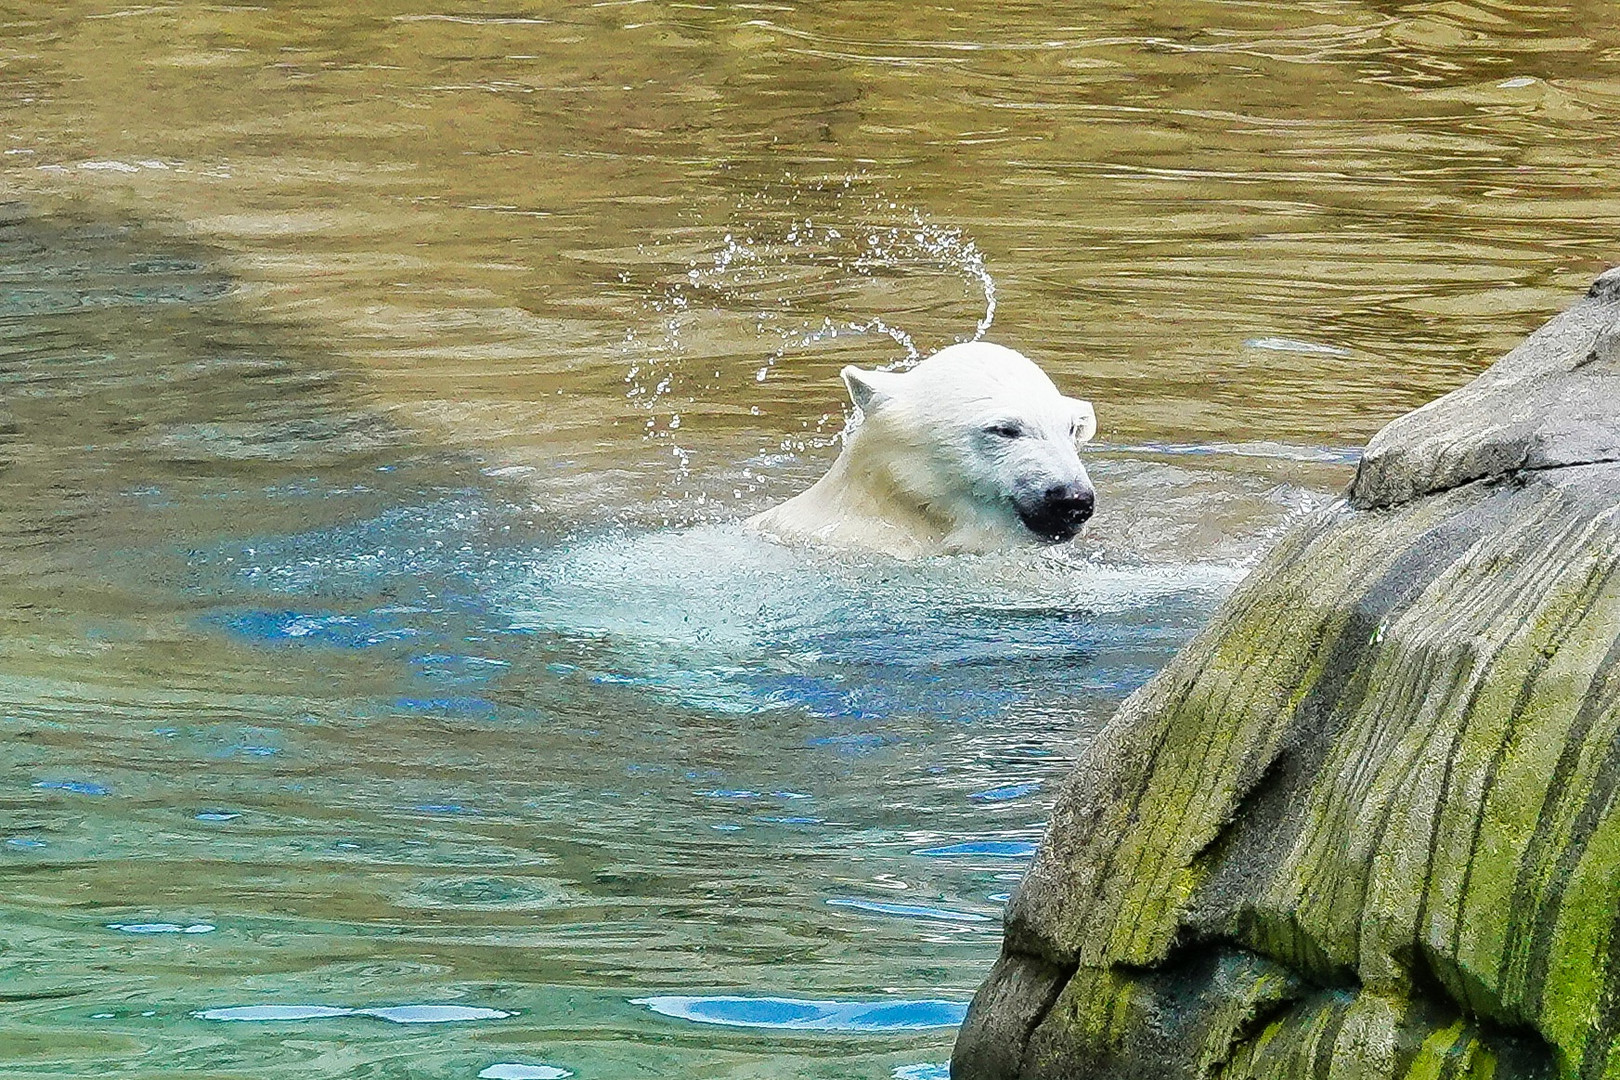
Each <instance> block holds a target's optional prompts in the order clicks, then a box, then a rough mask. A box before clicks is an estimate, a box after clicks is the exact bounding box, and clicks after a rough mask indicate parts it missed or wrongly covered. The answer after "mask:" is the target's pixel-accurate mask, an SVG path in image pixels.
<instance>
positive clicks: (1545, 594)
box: [952, 271, 1620, 1080]
mask: <svg viewBox="0 0 1620 1080" xmlns="http://www.w3.org/2000/svg"><path fill="white" fill-rule="evenodd" d="M1617 340H1620V273H1617V272H1613V271H1611V272H1610V273H1608V274H1605V275H1604V276H1603V277H1601V278H1599V279H1598V282H1597V284H1596V285H1594V286H1593V288H1592V290H1591V292H1590V293H1589V294H1588V295H1587V297H1585V298H1584V299H1583V300H1581V301H1580V302H1579V303H1578V304H1576V305H1575V307H1574V308H1572V309H1571V310H1570V311H1569V312H1566V313H1565V314H1563V315H1560V316H1558V317H1557V318H1555V319H1553V320H1552V321H1551V322H1549V323H1548V324H1547V325H1546V326H1545V327H1544V328H1542V329H1541V330H1540V331H1538V332H1537V333H1536V334H1535V335H1533V336H1532V337H1531V338H1530V339H1528V340H1527V341H1526V342H1525V344H1524V345H1522V346H1521V347H1520V348H1518V349H1516V350H1514V352H1512V353H1511V354H1509V355H1508V356H1507V357H1505V358H1504V359H1503V360H1502V361H1500V362H1499V363H1498V364H1497V365H1495V366H1493V367H1492V368H1491V369H1490V370H1489V371H1487V372H1486V373H1484V374H1483V375H1481V376H1480V378H1479V379H1477V380H1475V381H1474V382H1473V383H1470V384H1469V385H1468V386H1466V387H1464V388H1462V389H1459V390H1458V391H1456V392H1454V393H1453V394H1450V395H1447V396H1446V397H1445V398H1442V399H1440V400H1439V401H1437V402H1435V403H1433V404H1431V405H1429V406H1425V407H1424V408H1422V409H1419V410H1417V411H1416V412H1414V413H1411V414H1408V415H1407V416H1406V417H1403V418H1401V419H1399V420H1397V421H1395V422H1394V423H1392V424H1391V425H1389V427H1387V428H1386V429H1385V430H1384V431H1383V432H1381V433H1380V434H1379V435H1378V436H1377V437H1376V438H1374V440H1373V441H1372V443H1371V445H1370V447H1369V449H1368V453H1367V456H1366V458H1365V459H1364V461H1363V463H1362V466H1361V468H1360V470H1359V471H1358V474H1357V477H1356V480H1355V482H1354V484H1353V485H1352V487H1351V491H1350V494H1349V497H1348V499H1347V500H1345V501H1344V502H1341V503H1338V504H1335V505H1334V506H1332V507H1330V508H1328V509H1326V510H1324V511H1322V512H1321V513H1319V514H1318V515H1316V516H1315V517H1314V518H1312V519H1311V520H1310V521H1308V522H1307V523H1306V524H1305V525H1304V526H1302V527H1301V529H1300V530H1299V531H1297V532H1296V533H1295V534H1294V535H1292V536H1291V537H1289V538H1287V539H1285V540H1284V541H1283V542H1282V543H1281V544H1280V545H1279V546H1278V547H1277V548H1276V549H1275V550H1274V551H1273V552H1272V553H1271V554H1270V555H1269V556H1268V558H1267V559H1266V560H1265V561H1264V562H1263V564H1262V565H1261V566H1260V567H1259V568H1257V569H1256V570H1255V572H1254V573H1253V574H1252V575H1251V576H1250V577H1249V579H1248V580H1247V581H1246V582H1245V583H1244V584H1243V586H1242V587H1241V588H1240V589H1239V590H1238V592H1237V593H1236V594H1234V595H1233V597H1232V598H1231V599H1230V600H1229V601H1228V603H1227V604H1226V605H1225V607H1223V609H1222V610H1221V612H1220V613H1219V614H1218V615H1217V616H1216V618H1215V619H1214V620H1213V622H1212V623H1211V625H1210V626H1209V627H1207V628H1206V629H1205V631H1204V632H1203V633H1202V634H1201V635H1200V636H1199V637H1198V638H1197V639H1196V640H1195V641H1194V642H1193V643H1192V644H1190V645H1189V646H1188V647H1187V648H1186V649H1185V650H1183V651H1182V653H1181V654H1180V655H1178V656H1177V658H1176V659H1175V660H1174V661H1173V662H1172V663H1171V665H1170V666H1169V667H1168V668H1166V669H1165V670H1164V671H1163V672H1162V673H1161V674H1160V675H1159V676H1158V677H1157V678H1156V679H1155V680H1154V681H1153V682H1151V683H1150V684H1149V685H1148V686H1146V687H1144V688H1143V689H1142V690H1141V691H1139V692H1138V693H1137V694H1136V695H1134V696H1133V697H1132V698H1131V699H1130V700H1128V701H1127V702H1126V703H1125V704H1124V705H1123V706H1122V707H1121V709H1120V711H1119V713H1118V714H1117V715H1116V716H1115V717H1114V719H1113V720H1112V721H1111V722H1110V724H1109V725H1108V727H1107V729H1106V730H1105V731H1104V732H1103V734H1102V735H1101V736H1100V737H1099V738H1098V739H1097V741H1096V742H1095V743H1094V744H1093V745H1092V746H1091V747H1090V748H1089V749H1088V751H1087V753H1086V754H1085V756H1084V757H1083V759H1082V760H1081V762H1080V764H1079V765H1078V766H1077V768H1076V769H1075V772H1074V773H1073V775H1072V776H1071V778H1070V779H1069V781H1068V782H1067V784H1066V786H1065V788H1064V790H1063V792H1062V793H1061V794H1060V797H1059V801H1058V805H1057V807H1056V809H1055V811H1054V814H1053V818H1052V822H1051V825H1050V827H1049V829H1048V831H1047V835H1046V837H1045V839H1044V840H1043V842H1042V844H1041V846H1040V850H1039V852H1038V853H1037V855H1036V858H1035V862H1034V864H1033V866H1032V867H1031V869H1030V871H1029V874H1028V876H1027V877H1026V879H1025V881H1024V882H1023V884H1022V885H1021V886H1020V888H1019V890H1018V892H1017V894H1016V895H1015V897H1014V898H1013V901H1012V903H1011V905H1010V906H1009V910H1008V918H1007V930H1006V937H1005V942H1004V946H1003V952H1002V956H1001V958H1000V960H999V961H998V962H997V964H996V965H995V967H994V968H993V969H992V971H991V973H990V976H989V978H988V979H987V980H986V982H985V984H984V986H983V987H982V988H981V989H980V991H979V993H978V995H977V997H976V998H975V999H974V1003H973V1007H972V1009H971V1010H970V1012H969V1014H968V1018H967V1021H966V1023H965V1024H964V1026H963V1029H962V1033H961V1036H960V1038H959V1040H958V1042H957V1046H956V1051H955V1055H954V1057H953V1061H952V1075H953V1076H955V1077H957V1078H958V1080H980V1078H985V1080H988V1078H1001V1077H1008V1078H1010V1077H1020V1078H1027V1080H1035V1078H1058V1077H1076V1076H1084V1077H1088V1078H1137V1077H1143V1078H1145V1077H1153V1078H1155V1080H1163V1078H1170V1077H1221V1078H1223V1080H1225V1078H1237V1077H1256V1078H1260V1077H1275V1078H1278V1080H1285V1078H1293V1077H1301V1076H1314V1077H1344V1078H1357V1080H1362V1078H1365V1080H1374V1078H1389V1080H1394V1078H1410V1080H1417V1078H1419V1077H1423V1078H1428V1077H1458V1078H1461V1077H1474V1078H1484V1077H1494V1078H1498V1080H1502V1078H1509V1077H1514V1078H1518V1077H1543V1076H1545V1077H1568V1078H1576V1077H1582V1078H1585V1077H1602V1076H1608V1077H1620V1040H1617V1036H1620V934H1616V933H1615V930H1616V921H1617V918H1620V811H1617V800H1620V460H1617V459H1620V419H1617V418H1620V370H1617V369H1620V361H1617V360H1616V357H1620V348H1617V347H1615V345H1614V343H1615V341H1617Z"/></svg>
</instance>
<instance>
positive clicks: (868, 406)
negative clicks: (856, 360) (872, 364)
mask: <svg viewBox="0 0 1620 1080" xmlns="http://www.w3.org/2000/svg"><path fill="white" fill-rule="evenodd" d="M839 374H840V375H842V376H843V377H844V385H845V386H846V387H848V388H849V400H851V401H853V402H854V403H855V407H856V408H857V409H859V410H861V412H863V413H867V414H870V413H872V412H873V411H875V410H877V409H880V408H882V407H883V403H884V402H886V401H888V400H889V398H890V397H892V396H893V395H892V394H890V393H888V392H886V391H884V390H882V389H880V388H879V385H880V384H881V383H882V382H883V381H884V380H885V379H887V378H888V377H889V372H887V371H862V370H861V369H860V368H858V367H855V366H854V365H853V364H852V365H850V366H849V367H847V368H845V369H844V370H843V371H841V372H839Z"/></svg>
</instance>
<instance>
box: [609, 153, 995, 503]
mask: <svg viewBox="0 0 1620 1080" xmlns="http://www.w3.org/2000/svg"><path fill="white" fill-rule="evenodd" d="M829 194H830V196H831V205H830V206H824V209H825V210H826V212H825V213H823V214H821V215H819V216H818V215H816V214H803V213H802V210H803V204H804V203H805V202H807V201H811V200H819V201H820V202H822V203H825V202H826V200H827V197H828V196H829ZM784 210H786V211H788V214H787V215H786V217H785V219H784V215H783V213H782V212H783V211H784ZM739 211H740V212H741V221H740V222H739V223H737V224H735V225H733V226H732V227H730V228H728V229H726V230H725V231H724V233H723V235H722V237H721V238H720V240H719V241H718V242H716V243H714V244H713V245H712V246H705V245H703V244H702V243H701V242H699V243H696V244H694V243H690V242H686V243H684V244H683V243H679V242H676V241H674V240H672V241H670V242H668V243H666V244H656V245H652V247H651V249H649V248H648V247H647V246H643V247H641V248H638V249H637V258H638V259H639V260H640V261H641V262H643V263H644V264H648V265H651V266H653V267H660V266H661V267H664V268H666V269H665V270H664V272H663V273H662V274H661V275H660V276H659V277H658V279H657V281H656V283H654V284H652V285H651V286H650V288H651V291H652V294H653V295H652V296H651V298H650V299H648V300H647V301H646V303H645V310H646V313H647V315H648V317H649V319H648V321H650V322H651V323H653V324H654V325H655V326H656V329H655V330H653V331H652V332H651V333H638V331H637V330H636V329H634V328H632V329H630V330H628V331H627V332H626V336H625V346H626V355H627V359H626V371H625V375H624V383H625V398H626V400H627V401H629V402H630V403H631V404H632V405H633V406H635V407H636V408H637V409H639V410H643V411H645V413H646V414H647V418H646V420H645V421H644V424H643V434H644V437H646V438H649V439H661V440H668V441H669V442H670V443H671V456H672V457H673V458H674V459H675V462H676V464H675V474H676V476H677V478H679V479H685V478H686V476H687V474H688V473H689V471H690V468H691V453H690V450H689V449H687V448H683V447H682V446H680V445H679V444H678V442H677V439H678V438H679V436H678V435H677V432H679V431H680V430H681V426H682V413H683V411H688V410H690V409H692V408H693V407H694V406H695V405H697V404H698V403H699V402H702V401H704V400H706V396H707V395H714V394H724V395H726V396H727V397H728V399H729V398H730V397H734V396H735V395H736V394H737V393H739V392H740V393H746V386H747V384H748V383H752V384H754V385H758V384H761V383H764V382H766V381H767V380H769V379H770V377H771V375H772V373H773V371H774V370H775V369H776V368H777V366H778V365H779V364H780V363H781V362H782V361H784V360H785V359H787V358H788V357H790V356H800V355H805V354H814V353H816V352H818V351H821V350H825V349H828V348H841V347H844V345H845V341H846V339H849V338H859V337H871V336H877V337H885V338H888V339H889V340H890V341H891V342H892V343H893V344H894V346H896V347H897V349H898V352H897V354H896V355H894V356H893V357H892V358H891V359H889V360H887V361H885V362H882V363H880V364H879V366H880V367H883V368H884V369H886V370H902V369H905V368H908V367H910V366H912V365H914V364H916V363H917V362H918V361H919V360H921V359H922V357H923V355H924V349H923V348H922V347H921V346H920V345H919V343H918V341H917V339H916V337H915V336H914V334H913V332H912V331H911V330H910V329H908V328H906V327H904V326H901V325H899V324H898V323H896V322H895V321H894V319H893V317H892V315H890V314H888V313H886V312H874V311H872V310H870V305H871V304H872V303H873V299H872V296H871V287H870V284H869V283H872V282H878V281H883V280H893V281H899V280H902V279H918V278H943V279H947V280H949V279H956V280H959V281H965V282H967V283H968V284H970V285H971V286H972V288H973V289H974V290H975V291H976V292H977V293H978V294H979V295H980V296H982V300H983V310H982V313H981V314H980V316H979V318H978V319H977V321H976V322H975V323H974V325H973V330H972V332H971V334H969V335H965V336H960V337H958V338H956V339H955V340H975V341H976V340H979V339H981V338H982V337H984V335H985V334H986V333H987V332H988V331H989V329H990V326H991V324H992V323H993V322H994V320H995V313H996V283H995V279H994V278H993V277H992V276H991V274H990V271H989V269H988V267H987V265H986V259H985V255H984V252H983V251H981V250H980V248H979V246H978V245H977V243H975V242H974V241H973V240H972V239H970V238H969V237H967V236H966V235H965V234H964V233H963V231H962V230H961V229H960V228H957V227H953V226H945V225H940V224H938V223H935V222H933V221H930V220H929V219H928V218H927V217H926V216H925V215H924V214H923V213H922V212H921V211H920V210H916V209H907V208H903V207H902V206H901V205H900V204H899V203H897V202H895V201H893V200H891V199H888V198H886V197H883V196H880V195H876V194H865V195H862V194H858V193H856V192H855V189H854V188H853V186H852V180H846V181H845V183H844V184H843V186H842V188H836V187H835V188H834V189H833V190H831V191H830V192H829V191H827V190H824V189H812V190H808V191H805V190H797V189H796V190H794V191H792V192H790V193H789V194H788V195H787V196H786V198H785V200H780V201H779V200H775V199H773V197H772V196H771V194H770V193H769V192H762V193H760V194H758V195H756V196H754V197H752V198H750V199H745V200H743V202H742V203H741V204H740V205H739ZM671 264H673V267H672V266H671ZM619 277H620V280H621V281H623V282H625V283H627V284H628V283H629V282H630V281H631V274H630V271H628V270H625V271H621V273H620V275H619ZM829 309H831V310H829ZM863 309H864V310H863ZM739 331H740V333H739ZM751 338H752V339H760V340H762V341H763V342H764V343H766V347H765V348H763V349H760V350H754V349H749V348H748V347H747V344H746V343H747V342H748V341H749V339H751ZM739 342H741V343H742V345H741V348H739ZM942 344H948V342H945V343H942ZM739 354H741V356H740V357H739ZM738 359H741V360H742V363H743V364H745V365H746V378H745V379H728V377H727V373H726V372H725V371H724V370H723V369H724V368H725V367H727V366H731V367H736V366H737V361H738ZM716 365H719V367H720V369H721V370H717V369H716ZM706 372H712V375H709V374H706ZM736 374H743V373H742V372H737V373H736ZM717 380H726V381H727V383H728V386H730V383H731V382H733V381H734V382H736V383H740V384H741V389H738V388H736V387H732V388H730V389H727V388H722V387H720V386H718V385H717V384H716V381H717ZM752 411H754V412H755V413H756V415H757V413H758V408H757V406H756V407H755V408H754V409H753V410H752ZM842 426H843V417H842V415H834V414H828V415H826V416H823V417H821V418H820V420H819V421H818V422H817V424H816V428H815V430H814V432H813V433H811V434H810V435H809V436H807V437H805V438H799V439H790V440H787V441H785V442H784V444H783V446H782V449H783V450H784V451H788V452H793V451H798V450H803V449H807V448H811V447H821V446H827V445H830V444H832V443H833V442H835V441H836V440H837V438H838V436H839V434H840V431H841V429H842Z"/></svg>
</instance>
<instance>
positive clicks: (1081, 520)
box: [1046, 484, 1097, 527]
mask: <svg viewBox="0 0 1620 1080" xmlns="http://www.w3.org/2000/svg"><path fill="white" fill-rule="evenodd" d="M1046 506H1047V511H1048V512H1049V513H1050V514H1051V515H1052V517H1053V518H1055V519H1056V520H1058V521H1063V522H1069V523H1072V524H1073V525H1075V526H1076V527H1078V526H1080V525H1083V524H1085V521H1086V519H1087V518H1089V517H1090V516H1091V512H1092V511H1093V510H1095V509H1096V507H1097V494H1096V492H1094V491H1092V490H1091V489H1090V488H1089V487H1086V486H1085V485H1083V484H1058V485H1056V486H1054V487H1049V488H1047V489H1046Z"/></svg>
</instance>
